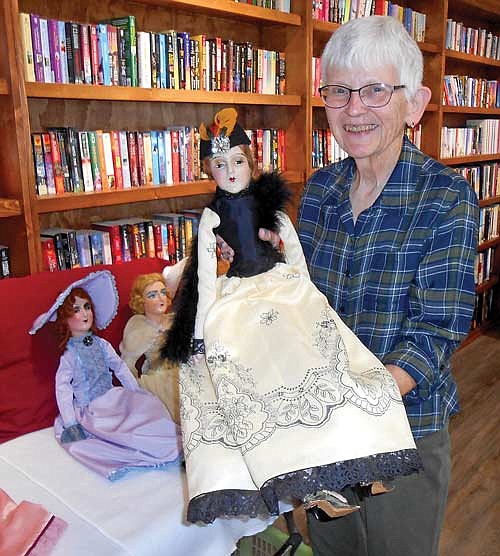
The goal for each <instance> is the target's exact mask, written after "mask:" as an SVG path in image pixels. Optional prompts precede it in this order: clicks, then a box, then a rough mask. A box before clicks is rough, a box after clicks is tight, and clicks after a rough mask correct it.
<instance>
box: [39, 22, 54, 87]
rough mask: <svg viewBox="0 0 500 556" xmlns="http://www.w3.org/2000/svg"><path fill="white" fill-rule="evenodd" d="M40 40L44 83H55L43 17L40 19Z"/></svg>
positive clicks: (47, 34)
mask: <svg viewBox="0 0 500 556" xmlns="http://www.w3.org/2000/svg"><path fill="white" fill-rule="evenodd" d="M40 38H41V43H42V63H43V77H44V79H45V83H55V77H54V72H53V71H52V66H51V65H50V48H49V28H48V25H47V20H46V19H45V18H44V17H41V18H40Z"/></svg>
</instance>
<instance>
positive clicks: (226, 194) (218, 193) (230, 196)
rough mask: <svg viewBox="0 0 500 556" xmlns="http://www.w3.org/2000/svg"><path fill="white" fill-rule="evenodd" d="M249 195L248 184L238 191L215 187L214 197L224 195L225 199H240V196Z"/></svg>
mask: <svg viewBox="0 0 500 556" xmlns="http://www.w3.org/2000/svg"><path fill="white" fill-rule="evenodd" d="M248 195H250V186H249V187H246V188H245V189H242V190H241V191H238V193H230V192H229V191H225V190H224V189H221V188H220V187H219V186H217V187H216V188H215V196H216V197H226V198H227V199H240V198H241V197H247V196H248Z"/></svg>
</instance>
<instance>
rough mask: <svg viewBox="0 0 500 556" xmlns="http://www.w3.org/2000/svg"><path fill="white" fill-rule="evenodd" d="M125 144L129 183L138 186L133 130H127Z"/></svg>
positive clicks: (135, 142)
mask: <svg viewBox="0 0 500 556" xmlns="http://www.w3.org/2000/svg"><path fill="white" fill-rule="evenodd" d="M127 146H128V157H129V166H130V184H131V186H132V187H139V185H140V184H139V168H138V161H137V141H136V138H135V132H134V131H128V132H127Z"/></svg>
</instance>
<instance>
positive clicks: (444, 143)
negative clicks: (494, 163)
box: [441, 119, 500, 158]
mask: <svg viewBox="0 0 500 556" xmlns="http://www.w3.org/2000/svg"><path fill="white" fill-rule="evenodd" d="M465 125H466V127H459V128H455V127H446V126H445V127H443V128H442V130H441V157H442V158H449V157H457V156H470V155H475V154H496V153H500V120H498V119H484V120H466V122H465Z"/></svg>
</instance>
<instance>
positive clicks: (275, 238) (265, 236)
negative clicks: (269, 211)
mask: <svg viewBox="0 0 500 556" xmlns="http://www.w3.org/2000/svg"><path fill="white" fill-rule="evenodd" d="M259 239H261V240H262V241H268V242H269V243H270V244H271V245H272V246H273V247H274V248H275V249H279V250H280V251H283V242H282V241H281V238H280V236H279V234H277V233H276V232H272V231H271V230H267V229H266V228H259Z"/></svg>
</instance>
